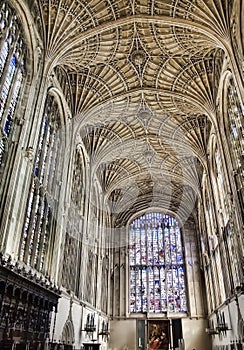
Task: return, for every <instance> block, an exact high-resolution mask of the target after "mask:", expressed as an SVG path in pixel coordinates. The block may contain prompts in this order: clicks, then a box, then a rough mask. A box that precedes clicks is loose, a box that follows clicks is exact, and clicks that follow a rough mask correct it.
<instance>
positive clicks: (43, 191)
mask: <svg viewBox="0 0 244 350" xmlns="http://www.w3.org/2000/svg"><path fill="white" fill-rule="evenodd" d="M59 125H60V116H59V110H58V105H57V104H56V102H55V100H54V98H53V97H52V96H48V97H47V100H46V106H45V110H44V114H43V118H42V123H41V128H40V134H39V141H38V146H37V151H36V155H35V160H34V167H33V176H32V183H31V186H30V192H29V198H28V202H27V208H26V218H25V223H24V227H23V232H22V239H21V246H20V252H19V257H20V260H21V261H24V262H25V263H26V264H27V265H30V266H32V267H34V268H35V269H37V270H39V271H43V270H44V267H45V259H46V256H47V252H48V246H49V245H50V244H51V231H52V230H54V226H55V221H54V219H55V218H54V215H55V212H54V208H55V205H54V204H53V201H55V198H54V193H55V190H56V189H55V186H56V184H57V183H58V178H57V174H58V171H57V167H58V164H59V155H60V154H61V152H62V150H61V140H60V136H59V133H58V132H57V131H58V129H59ZM54 177H55V182H54ZM56 181H57V182H56Z"/></svg>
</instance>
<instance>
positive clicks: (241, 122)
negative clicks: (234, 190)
mask: <svg viewBox="0 0 244 350" xmlns="http://www.w3.org/2000/svg"><path fill="white" fill-rule="evenodd" d="M227 106H228V110H227V112H228V117H229V118H228V119H229V120H228V122H229V125H228V126H229V133H228V136H229V141H230V143H231V151H232V162H233V167H234V170H235V171H236V172H237V174H238V175H240V177H239V179H240V184H241V187H243V184H244V106H243V104H242V103H241V101H240V99H239V97H238V94H237V90H236V87H235V85H234V82H233V80H230V84H229V86H228V91H227Z"/></svg>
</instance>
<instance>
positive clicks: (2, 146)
mask: <svg viewBox="0 0 244 350" xmlns="http://www.w3.org/2000/svg"><path fill="white" fill-rule="evenodd" d="M25 57H26V46H25V45H24V42H23V38H22V32H21V25H20V23H19V22H18V19H17V16H16V14H15V12H14V10H12V9H11V8H10V7H9V6H8V5H7V4H6V3H5V2H3V3H2V4H1V8H0V125H1V135H0V166H3V164H4V159H5V158H6V155H7V149H8V143H9V141H10V139H11V132H12V125H13V120H14V114H15V110H16V105H17V102H18V99H19V96H20V92H21V87H22V86H23V77H24V63H25Z"/></svg>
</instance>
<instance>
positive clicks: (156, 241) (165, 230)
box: [129, 212, 187, 313]
mask: <svg viewBox="0 0 244 350" xmlns="http://www.w3.org/2000/svg"><path fill="white" fill-rule="evenodd" d="M129 234H130V237H129V241H130V245H129V263H130V312H132V313H136V312H138V313H140V312H152V313H157V312H186V311H187V300H186V290H185V271H184V258H183V246H182V239H181V231H180V227H179V223H178V221H177V220H176V219H175V218H173V217H171V216H169V215H166V214H163V213H160V212H157V213H146V214H144V215H142V216H140V217H138V218H136V219H135V220H134V221H133V222H132V223H131V224H130V233H129Z"/></svg>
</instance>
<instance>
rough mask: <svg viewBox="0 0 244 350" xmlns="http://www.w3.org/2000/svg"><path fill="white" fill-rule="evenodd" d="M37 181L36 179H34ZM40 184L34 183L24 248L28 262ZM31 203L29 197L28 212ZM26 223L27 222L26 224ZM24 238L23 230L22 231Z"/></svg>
mask: <svg viewBox="0 0 244 350" xmlns="http://www.w3.org/2000/svg"><path fill="white" fill-rule="evenodd" d="M33 181H34V182H35V179H34V180H33ZM39 191H40V190H39V186H36V184H34V194H33V201H32V205H31V213H30V218H29V223H28V229H27V230H26V235H27V237H26V243H25V248H24V255H23V261H24V262H25V263H27V261H28V256H29V245H30V242H31V237H32V234H33V233H32V230H33V225H34V220H35V215H36V205H37V204H38V206H39V200H38V194H39ZM28 205H29V197H28V200H27V203H26V212H27V208H28ZM24 225H25V224H24ZM22 239H23V231H22Z"/></svg>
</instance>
